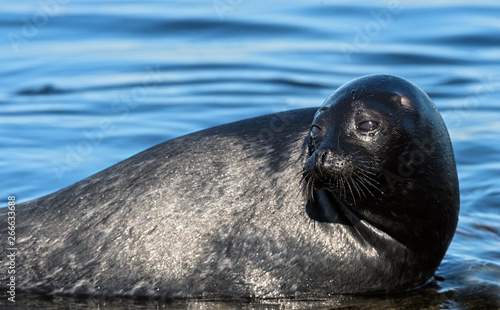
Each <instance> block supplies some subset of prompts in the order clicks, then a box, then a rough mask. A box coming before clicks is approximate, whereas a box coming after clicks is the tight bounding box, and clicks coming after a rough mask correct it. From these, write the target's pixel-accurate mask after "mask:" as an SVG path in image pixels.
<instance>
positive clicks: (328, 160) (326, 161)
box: [316, 150, 347, 171]
mask: <svg viewBox="0 0 500 310" xmlns="http://www.w3.org/2000/svg"><path fill="white" fill-rule="evenodd" d="M339 155H340V154H335V153H334V152H332V151H331V150H318V151H317V155H316V167H318V168H320V169H324V170H327V171H332V170H338V169H342V168H343V167H344V166H346V165H347V160H346V159H345V158H344V157H343V156H339Z"/></svg>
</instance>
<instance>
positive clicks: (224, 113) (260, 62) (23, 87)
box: [0, 0, 500, 309]
mask: <svg viewBox="0 0 500 310" xmlns="http://www.w3.org/2000/svg"><path fill="white" fill-rule="evenodd" d="M499 14H500V5H499V4H498V3H494V2H493V1H491V2H485V1H474V2H473V3H469V2H468V1H467V2H466V1H444V2H438V1H424V2H422V1H418V2H417V1H414V2H411V1H398V0H391V1H375V2H373V4H371V6H366V4H364V3H361V2H359V3H357V2H352V1H349V2H347V1H346V2H345V3H340V2H336V1H328V0H325V1H311V2H306V1H287V2H270V1H248V0H209V1H182V2H181V1H178V2H173V1H169V2H166V1H154V0H149V1H136V2H133V1H127V0H124V1H120V2H114V1H102V0H100V1H96V0H87V1H83V0H50V1H32V0H25V1H23V2H20V3H17V2H16V3H14V2H12V3H3V4H2V11H1V12H0V33H1V36H0V42H1V46H2V49H1V50H0V60H1V64H2V65H1V66H0V78H1V83H0V106H1V113H0V148H1V149H2V152H1V153H0V171H1V176H2V177H1V178H0V205H6V204H7V197H8V196H9V195H15V196H16V198H17V201H18V202H22V201H27V200H30V199H33V198H36V197H39V196H42V195H45V194H48V193H51V192H54V191H56V190H58V189H60V188H63V187H65V186H67V185H70V184H72V183H74V182H76V181H79V180H81V179H83V178H85V177H87V176H89V175H91V174H93V173H95V172H98V171H100V170H102V169H104V168H106V167H108V166H110V165H112V164H114V163H116V162H118V161H120V160H122V159H125V158H127V157H129V156H131V155H133V154H135V153H137V152H139V151H141V150H144V149H146V148H148V147H150V146H153V145H155V144H157V143H160V142H163V141H165V140H168V139H171V138H174V137H177V136H180V135H184V134H187V133H190V132H193V131H196V130H200V129H204V128H207V127H211V126H214V125H218V124H222V123H226V122H230V121H235V120H239V119H243V118H248V117H252V116H257V115H262V114H267V113H273V112H278V111H283V110H288V109H294V108H300V107H313V106H318V105H320V104H321V103H322V101H323V100H324V99H325V98H326V97H327V96H328V95H329V94H330V93H331V92H332V91H333V90H335V88H337V87H338V86H339V85H341V84H343V83H345V82H347V81H349V80H351V79H353V78H356V77H358V76H361V75H365V74H370V73H392V74H396V75H399V76H402V77H405V78H407V79H409V80H410V81H412V82H414V83H416V84H417V85H419V86H420V87H421V88H423V89H424V90H425V91H426V92H427V93H428V94H429V95H430V96H431V98H433V100H434V102H435V103H436V105H437V107H438V108H439V110H440V111H441V113H442V115H443V117H444V119H445V122H446V123H447V126H448V129H449V131H450V135H451V138H452V141H453V146H454V149H455V155H456V159H457V165H458V173H459V178H460V189H461V212H460V222H459V226H458V229H457V233H456V235H455V238H454V240H453V242H452V244H451V246H450V249H449V250H448V253H447V255H446V257H445V258H444V260H443V262H442V264H441V266H440V268H439V269H438V272H437V274H436V275H437V277H436V279H435V280H434V281H433V282H432V283H431V284H430V285H428V286H427V287H425V288H423V289H421V290H418V291H415V292H411V293H406V294H397V295H388V296H362V297H357V296H344V297H332V298H331V299H325V300H321V301H294V300H288V301H286V300H285V301H283V300H268V301H258V300H252V301H247V300H237V301H230V302H223V301H177V302H173V303H172V302H170V303H168V302H165V301H135V300H126V299H125V300H122V299H97V300H96V299H80V298H73V297H57V298H55V299H46V298H41V297H37V296H25V297H24V298H23V299H20V298H21V297H22V296H19V298H18V301H17V302H16V305H17V306H15V308H19V309H23V308H26V307H32V308H33V307H36V308H40V309H64V308H67V307H71V308H72V309H92V308H99V309H108V308H112V309H129V308H142V309H157V308H161V309H163V308H171V307H174V308H222V309H226V308H232V307H237V308H241V307H244V308H248V309H253V308H259V309H261V308H266V309H267V308H283V307H285V308H315V307H339V306H345V307H359V308H364V309H371V308H381V307H392V308H398V307H403V306H404V307H407V308H413V309H421V308H433V309H462V308H469V309H495V308H500V302H499V299H500V224H499V223H500V211H499V210H500V186H498V182H499V181H500V135H499V134H498V133H499V132H500V74H499V73H498V72H500V19H499V16H500V15H499ZM2 238H3V236H2ZM3 284H4V283H2V285H3ZM3 291H4V288H2V292H3ZM1 297H2V299H1V301H0V302H1V303H0V305H2V307H3V306H5V305H10V303H8V302H7V301H6V299H5V296H4V295H2V296H1ZM11 306H12V305H11ZM13 308H14V307H13Z"/></svg>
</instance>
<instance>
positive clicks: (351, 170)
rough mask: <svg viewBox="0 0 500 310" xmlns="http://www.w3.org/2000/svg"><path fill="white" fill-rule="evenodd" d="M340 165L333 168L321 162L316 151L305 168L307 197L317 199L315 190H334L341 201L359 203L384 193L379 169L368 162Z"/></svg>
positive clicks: (303, 177)
mask: <svg viewBox="0 0 500 310" xmlns="http://www.w3.org/2000/svg"><path fill="white" fill-rule="evenodd" d="M339 166H342V167H341V168H339ZM339 166H337V169H332V168H327V167H325V166H324V165H322V164H318V162H317V160H316V154H313V155H312V156H311V157H310V158H309V159H308V160H307V161H306V163H305V165H304V168H303V170H302V180H303V187H304V193H305V196H306V198H307V199H311V200H314V196H313V192H314V190H315V189H319V190H326V191H328V192H331V193H332V194H334V195H335V196H336V197H337V198H338V199H339V200H340V201H343V202H345V203H353V204H354V205H355V204H356V202H357V201H361V200H364V199H369V198H374V197H376V196H377V195H379V194H384V192H383V191H382V190H381V189H380V182H379V181H377V179H378V177H377V176H378V171H377V169H376V168H374V167H369V166H367V165H366V163H356V164H355V165H354V164H352V163H351V164H349V165H339Z"/></svg>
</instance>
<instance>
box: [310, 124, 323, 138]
mask: <svg viewBox="0 0 500 310" xmlns="http://www.w3.org/2000/svg"><path fill="white" fill-rule="evenodd" d="M320 133H321V128H319V127H318V126H316V125H313V126H312V127H311V137H312V138H316V137H317V136H319V134H320Z"/></svg>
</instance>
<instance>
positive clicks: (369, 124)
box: [358, 121, 379, 132]
mask: <svg viewBox="0 0 500 310" xmlns="http://www.w3.org/2000/svg"><path fill="white" fill-rule="evenodd" d="M378 127H379V124H378V123H377V122H376V121H365V122H362V123H360V124H359V125H358V129H359V130H361V131H364V132H369V131H373V130H375V129H377V128H378Z"/></svg>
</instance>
